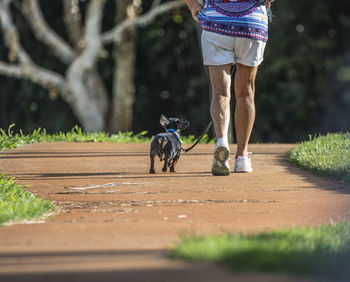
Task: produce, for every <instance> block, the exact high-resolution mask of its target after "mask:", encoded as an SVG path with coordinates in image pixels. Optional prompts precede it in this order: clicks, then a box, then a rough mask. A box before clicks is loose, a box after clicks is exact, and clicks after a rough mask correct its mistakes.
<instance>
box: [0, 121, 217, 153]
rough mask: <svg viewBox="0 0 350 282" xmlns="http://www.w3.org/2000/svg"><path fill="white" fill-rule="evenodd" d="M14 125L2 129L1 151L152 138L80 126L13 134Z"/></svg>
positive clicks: (188, 140)
mask: <svg viewBox="0 0 350 282" xmlns="http://www.w3.org/2000/svg"><path fill="white" fill-rule="evenodd" d="M13 127H14V124H12V125H11V126H10V127H9V128H8V130H4V129H1V128H0V150H2V149H13V148H16V147H17V146H18V145H20V144H32V143H37V142H108V143H112V142H113V143H150V142H151V140H152V138H149V137H147V136H146V135H147V131H141V132H139V133H137V134H134V133H133V132H131V131H128V132H118V133H117V134H110V133H105V132H96V133H86V132H83V131H82V129H81V128H80V127H79V126H74V127H73V128H72V129H71V130H70V131H68V132H67V133H64V132H58V133H54V134H48V133H47V131H46V129H42V128H38V129H36V130H34V131H33V133H31V134H27V135H26V134H24V133H23V132H22V130H19V133H14V132H13ZM181 139H182V141H183V142H184V143H192V142H194V141H195V139H196V137H195V136H193V135H189V136H183V137H181ZM200 143H202V144H207V143H214V139H209V136H208V135H207V134H205V135H204V136H203V138H202V140H201V141H200Z"/></svg>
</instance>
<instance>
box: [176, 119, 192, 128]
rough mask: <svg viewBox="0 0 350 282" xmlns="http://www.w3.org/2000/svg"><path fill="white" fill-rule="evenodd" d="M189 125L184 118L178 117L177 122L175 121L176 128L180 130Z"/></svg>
mask: <svg viewBox="0 0 350 282" xmlns="http://www.w3.org/2000/svg"><path fill="white" fill-rule="evenodd" d="M189 125H190V122H189V121H187V120H185V119H180V120H179V122H178V123H177V128H178V129H180V130H184V129H185V128H187V127H188V126H189Z"/></svg>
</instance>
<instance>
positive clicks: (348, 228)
mask: <svg viewBox="0 0 350 282" xmlns="http://www.w3.org/2000/svg"><path fill="white" fill-rule="evenodd" d="M171 256H172V257H173V258H177V259H185V260H189V261H199V262H214V263H217V264H221V265H225V266H227V267H229V268H230V269H232V270H234V271H249V272H290V273H299V274H301V273H303V274H307V273H308V274H326V275H331V276H345V275H349V274H350V224H349V223H347V222H344V223H338V224H334V225H325V226H321V227H308V228H293V229H288V230H282V231H274V232H267V233H259V234H255V235H247V236H245V235H233V234H225V235H218V236H209V237H197V238H185V239H183V240H182V241H181V242H180V243H179V244H178V245H177V247H176V249H175V250H174V251H173V252H172V254H171Z"/></svg>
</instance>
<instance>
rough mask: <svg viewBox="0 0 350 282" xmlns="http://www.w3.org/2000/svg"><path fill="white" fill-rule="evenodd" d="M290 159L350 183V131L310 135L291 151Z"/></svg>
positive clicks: (310, 169) (303, 166)
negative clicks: (307, 139)
mask: <svg viewBox="0 0 350 282" xmlns="http://www.w3.org/2000/svg"><path fill="white" fill-rule="evenodd" d="M290 161H291V162H293V163H295V164H297V165H298V166H300V167H302V168H305V169H307V170H309V171H312V172H316V173H318V174H322V175H326V176H330V177H333V178H335V179H339V180H343V181H345V182H348V183H350V132H348V133H332V134H331V133H329V134H327V135H324V136H314V137H312V136H310V140H309V141H306V142H302V143H300V144H299V145H298V146H296V147H295V148H294V149H293V150H292V151H291V153H290Z"/></svg>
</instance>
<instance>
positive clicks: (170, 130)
mask: <svg viewBox="0 0 350 282" xmlns="http://www.w3.org/2000/svg"><path fill="white" fill-rule="evenodd" d="M168 132H174V133H175V135H176V136H177V138H178V139H179V141H180V143H181V144H182V143H183V142H182V140H181V138H180V135H179V133H177V132H176V130H174V129H168Z"/></svg>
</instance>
